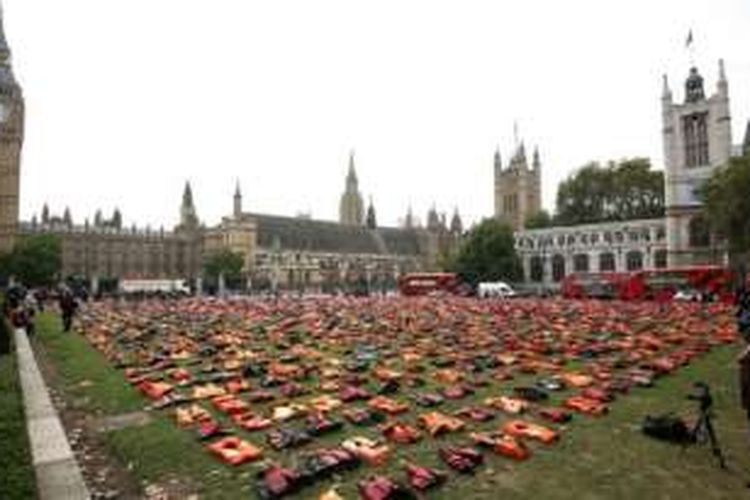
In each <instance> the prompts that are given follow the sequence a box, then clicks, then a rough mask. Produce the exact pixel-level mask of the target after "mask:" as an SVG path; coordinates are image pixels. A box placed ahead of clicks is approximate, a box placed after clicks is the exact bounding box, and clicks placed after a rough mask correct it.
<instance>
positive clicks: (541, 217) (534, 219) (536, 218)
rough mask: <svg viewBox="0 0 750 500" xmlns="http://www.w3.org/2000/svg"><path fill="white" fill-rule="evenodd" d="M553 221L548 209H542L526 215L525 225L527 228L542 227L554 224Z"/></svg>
mask: <svg viewBox="0 0 750 500" xmlns="http://www.w3.org/2000/svg"><path fill="white" fill-rule="evenodd" d="M552 224H553V221H552V217H551V216H550V214H549V212H547V211H546V210H540V211H538V212H536V213H533V214H531V215H529V216H528V217H526V221H525V222H524V227H525V228H526V229H542V228H545V227H550V226H552Z"/></svg>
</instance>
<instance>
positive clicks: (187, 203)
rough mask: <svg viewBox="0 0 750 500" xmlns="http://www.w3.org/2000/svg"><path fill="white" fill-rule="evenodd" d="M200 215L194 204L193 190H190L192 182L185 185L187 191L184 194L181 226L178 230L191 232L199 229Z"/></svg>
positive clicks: (181, 208) (181, 206)
mask: <svg viewBox="0 0 750 500" xmlns="http://www.w3.org/2000/svg"><path fill="white" fill-rule="evenodd" d="M198 226H199V221H198V214H197V212H196V210H195V204H194V203H193V190H192V189H191V188H190V182H189V181H188V182H186V183H185V190H184V191H183V192H182V205H180V225H179V226H178V229H181V230H184V231H191V230H195V229H198Z"/></svg>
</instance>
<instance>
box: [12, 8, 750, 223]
mask: <svg viewBox="0 0 750 500" xmlns="http://www.w3.org/2000/svg"><path fill="white" fill-rule="evenodd" d="M3 5H4V18H5V19H4V24H5V29H6V33H7V36H8V39H9V43H10V44H11V49H12V51H13V58H14V67H15V72H16V75H17V78H18V79H19V80H20V82H21V84H22V86H23V88H24V92H25V97H26V104H27V115H26V141H25V144H24V151H23V163H22V176H21V182H22V186H21V192H22V195H21V196H22V198H21V215H22V218H24V219H29V218H30V217H31V215H32V214H33V213H35V212H39V211H40V209H41V205H42V204H43V203H44V202H45V201H48V202H49V203H50V207H51V209H52V211H53V212H60V213H61V212H62V210H63V208H64V207H65V206H66V205H67V206H70V208H71V211H72V214H73V217H74V219H76V220H77V221H82V219H83V218H84V217H86V216H88V217H93V214H94V211H95V210H96V208H98V207H101V208H102V209H104V211H105V215H108V214H110V213H111V211H112V210H113V208H114V207H115V206H119V207H120V209H121V210H122V212H123V216H124V219H125V222H126V223H127V224H130V223H131V222H133V221H135V222H137V223H138V224H139V225H145V224H151V225H152V226H154V227H158V226H159V225H161V224H164V225H165V226H167V227H171V226H172V225H173V224H174V223H175V222H176V221H177V217H178V208H179V203H180V198H181V193H182V189H183V184H184V182H185V180H186V179H190V181H191V182H192V184H193V192H194V195H195V200H196V205H197V210H198V214H199V216H200V217H201V218H202V220H204V221H205V222H207V223H208V224H214V223H216V222H218V221H219V219H220V217H221V216H222V215H227V214H229V213H230V212H231V207H232V199H231V197H232V193H233V190H234V184H235V179H239V181H240V183H241V186H242V190H243V194H244V203H245V209H246V210H251V211H256V212H265V213H273V214H285V215H295V214H296V213H298V212H311V213H312V215H313V217H315V218H322V219H336V218H337V217H338V204H339V197H340V195H341V192H342V190H343V188H344V178H345V174H346V168H347V158H348V155H349V151H350V150H351V149H354V150H355V151H356V166H357V173H358V175H359V180H360V189H361V192H362V194H363V196H364V197H365V199H367V198H368V197H369V196H372V197H373V199H374V201H375V206H376V209H377V212H378V218H379V222H380V223H381V224H386V225H395V224H396V223H397V220H398V219H399V218H401V217H403V214H404V213H405V211H406V208H407V206H408V205H409V204H411V205H412V206H413V208H414V211H415V213H416V214H418V215H420V216H421V217H422V218H424V213H425V212H426V211H427V210H428V209H429V207H430V206H431V205H432V204H433V203H435V204H436V205H437V207H438V209H439V210H444V211H447V212H452V210H453V207H454V206H458V207H459V210H460V212H461V213H462V215H463V216H464V220H465V222H466V221H474V220H478V219H479V218H481V217H483V216H487V215H490V214H491V213H492V210H493V200H492V189H493V187H492V155H493V152H494V150H495V148H496V147H497V146H498V145H499V147H500V150H501V153H502V156H503V159H504V160H506V161H507V159H508V158H509V156H510V155H511V153H512V151H513V148H514V138H513V123H514V121H517V122H518V129H519V133H520V136H521V137H522V138H523V139H524V140H525V141H526V144H527V146H528V147H533V145H535V144H538V145H539V149H540V152H541V155H542V162H543V169H544V170H543V172H544V173H543V197H544V205H545V206H546V207H548V208H552V207H553V206H554V197H555V195H556V186H557V184H558V182H559V181H560V180H561V179H563V178H564V177H566V176H567V175H568V174H569V173H570V172H571V171H572V170H574V169H575V168H576V167H578V166H580V165H582V164H584V163H586V162H588V161H590V160H606V159H610V158H622V157H631V156H649V157H650V158H651V159H652V160H653V161H654V163H655V165H656V166H657V167H658V168H662V149H661V148H662V145H661V135H660V134H661V132H660V130H661V123H660V108H659V104H660V101H659V98H660V94H661V75H662V74H663V73H665V72H666V73H668V75H669V78H670V82H671V84H672V87H673V90H674V91H675V94H676V97H677V98H679V99H682V94H683V90H682V87H683V81H684V79H685V77H686V76H687V73H688V66H689V62H690V61H689V55H688V51H686V50H685V38H686V36H687V33H688V30H689V29H690V28H691V27H692V29H693V30H694V33H695V57H696V62H697V63H698V66H699V68H700V70H701V72H702V74H703V76H704V77H705V79H706V84H707V89H706V90H707V92H709V93H712V92H713V90H714V89H715V82H716V74H717V59H718V58H719V57H723V58H724V59H725V60H726V67H727V74H728V78H729V85H730V98H731V106H732V115H733V116H732V122H733V135H734V142H735V143H738V142H740V141H741V138H742V135H743V133H744V128H745V123H746V121H747V119H748V117H749V116H750V52H748V47H750V29H748V27H750V2H749V1H748V0H710V1H709V0H705V1H698V0H669V1H667V0H659V1H654V0H630V1H617V2H614V1H602V0H567V1H564V2H562V1H559V0H548V1H541V0H536V1H531V0H524V1H514V2H510V1H499V0H498V1H486V2H484V1H473V0H455V1H440V0H427V1H415V0H398V1H390V0H378V1H373V0H371V1H359V0H341V1H329V0H315V1H310V0H300V1H285V0H274V1H264V2H260V1H249V0H247V1H246V0H212V1H207V0H202V1H198V0H104V1H103V0H65V1H62V0H3Z"/></svg>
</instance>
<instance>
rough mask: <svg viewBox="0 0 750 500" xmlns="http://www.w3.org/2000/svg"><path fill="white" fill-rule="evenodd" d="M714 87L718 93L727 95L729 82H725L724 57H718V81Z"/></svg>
mask: <svg viewBox="0 0 750 500" xmlns="http://www.w3.org/2000/svg"><path fill="white" fill-rule="evenodd" d="M716 87H717V89H718V90H719V93H720V94H722V95H724V96H727V95H729V83H728V82H727V73H726V71H725V69H724V59H719V81H718V83H717V84H716Z"/></svg>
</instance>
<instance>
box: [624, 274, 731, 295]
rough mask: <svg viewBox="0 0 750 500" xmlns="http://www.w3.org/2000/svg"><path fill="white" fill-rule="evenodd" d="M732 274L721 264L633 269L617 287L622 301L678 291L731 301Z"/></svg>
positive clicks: (671, 293) (673, 293) (672, 293)
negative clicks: (643, 269)
mask: <svg viewBox="0 0 750 500" xmlns="http://www.w3.org/2000/svg"><path fill="white" fill-rule="evenodd" d="M733 284H734V274H733V273H732V272H731V271H730V270H728V269H726V268H724V267H721V266H693V267H676V268H666V269H653V270H648V271H635V272H632V273H630V276H629V277H628V279H627V280H626V281H625V283H624V284H623V285H622V287H621V289H620V298H621V299H623V300H671V299H672V297H674V295H675V294H676V293H677V292H678V291H680V290H692V291H696V292H698V293H700V294H710V295H715V296H717V297H718V298H719V299H721V300H731V297H732V296H733V295H732V294H733V290H732V285H733Z"/></svg>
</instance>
